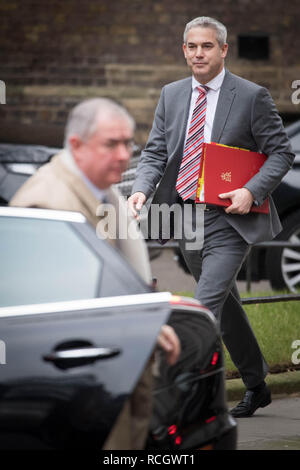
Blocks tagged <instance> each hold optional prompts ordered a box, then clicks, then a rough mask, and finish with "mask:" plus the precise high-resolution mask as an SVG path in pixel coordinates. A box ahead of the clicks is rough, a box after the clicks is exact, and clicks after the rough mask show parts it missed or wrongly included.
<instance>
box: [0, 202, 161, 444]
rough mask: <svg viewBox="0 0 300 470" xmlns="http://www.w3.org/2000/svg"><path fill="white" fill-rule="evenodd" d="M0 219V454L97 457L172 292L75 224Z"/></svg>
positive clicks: (22, 216) (28, 217)
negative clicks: (72, 451) (85, 452)
mask: <svg viewBox="0 0 300 470" xmlns="http://www.w3.org/2000/svg"><path fill="white" fill-rule="evenodd" d="M43 214H44V215H43ZM0 215H1V217H0V246H1V247H2V253H1V261H2V262H1V279H0V280H1V282H0V303H1V307H0V340H1V345H2V349H1V351H2V356H5V357H2V361H1V360H0V448H2V449H22V448H23V449H49V448H58V449H59V448H70V447H72V448H74V447H76V448H97V449H101V447H102V446H103V443H104V442H105V440H106V438H107V436H108V434H109V432H110V430H111V429H112V427H113V425H114V423H115V421H116V418H117V417H118V415H119V413H120V411H121V409H122V407H123V405H124V403H125V401H126V400H127V399H128V397H129V396H130V394H131V393H132V391H133V390H134V387H135V385H136V383H137V381H138V379H139V377H140V375H141V373H142V371H143V370H144V367H145V365H146V364H147V362H148V360H149V358H150V356H151V354H152V351H153V349H154V347H155V344H156V337H157V334H158V332H159V330H160V327H161V325H162V324H163V323H165V322H166V321H167V319H168V316H169V314H170V304H169V300H170V294H168V293H162V294H161V293H152V292H150V289H149V287H147V286H145V285H144V283H143V281H141V280H140V279H139V277H138V276H137V275H136V274H135V272H134V271H133V270H132V269H131V268H130V267H129V266H128V265H127V263H126V262H125V261H124V260H123V259H122V257H121V256H120V255H119V254H118V253H117V252H116V251H115V250H114V249H113V248H111V247H110V246H108V245H107V244H106V243H105V242H104V241H101V240H97V239H96V237H94V233H93V230H92V229H91V228H90V227H89V226H88V224H86V222H85V220H84V218H82V217H81V216H80V217H79V216H77V215H76V217H75V216H74V217H73V216H69V219H68V216H67V215H65V216H62V215H60V218H59V216H58V215H56V218H53V217H54V215H53V213H52V215H51V217H52V218H49V217H50V216H49V214H48V216H45V212H44V211H41V212H37V211H35V212H32V210H31V212H30V210H29V212H28V211H26V210H20V212H18V210H16V211H15V210H12V209H9V208H3V210H2V213H1V214H0ZM43 217H44V218H43ZM78 227H80V228H78ZM94 245H95V246H96V247H95V246H94ZM100 294H101V295H103V297H102V298H99V295H100ZM125 294H126V295H125ZM3 351H4V354H3ZM0 359H1V358H0ZM3 359H4V360H3Z"/></svg>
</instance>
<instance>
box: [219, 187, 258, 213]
mask: <svg viewBox="0 0 300 470" xmlns="http://www.w3.org/2000/svg"><path fill="white" fill-rule="evenodd" d="M219 198H221V199H231V202H232V204H231V205H230V206H228V207H227V208H226V209H225V212H226V213H227V214H240V215H244V214H248V213H249V212H250V209H251V206H252V204H253V201H254V198H253V196H252V194H251V192H250V191H249V189H247V188H239V189H235V190H234V191H230V192H229V193H222V194H219Z"/></svg>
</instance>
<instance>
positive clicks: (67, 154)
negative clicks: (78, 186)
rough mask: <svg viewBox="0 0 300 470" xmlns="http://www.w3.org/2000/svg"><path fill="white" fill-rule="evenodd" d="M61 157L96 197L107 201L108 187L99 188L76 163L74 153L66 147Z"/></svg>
mask: <svg viewBox="0 0 300 470" xmlns="http://www.w3.org/2000/svg"><path fill="white" fill-rule="evenodd" d="M61 157H62V159H63V161H64V163H65V164H66V165H67V166H68V168H69V169H70V170H71V171H72V172H73V173H75V174H77V175H79V176H80V177H81V179H82V180H83V182H84V184H85V185H86V187H87V188H88V189H89V190H90V191H91V193H92V194H93V195H94V196H95V198H96V199H97V200H98V201H102V202H105V201H106V200H107V194H108V191H107V190H106V189H99V188H98V187H97V186H95V185H94V183H92V181H90V180H89V179H88V177H87V176H86V175H85V173H83V171H81V169H80V168H79V167H78V165H77V164H76V162H75V160H74V158H73V155H72V153H71V151H70V150H69V149H67V148H66V149H64V150H63V151H62V152H61Z"/></svg>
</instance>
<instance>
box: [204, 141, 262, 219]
mask: <svg viewBox="0 0 300 470" xmlns="http://www.w3.org/2000/svg"><path fill="white" fill-rule="evenodd" d="M266 158H267V157H266V155H264V154H262V153H257V152H251V151H250V150H244V149H239V148H236V147H228V146H227V145H222V144H215V143H210V144H207V143H205V144H203V152H202V157H201V164H200V172H199V180H198V185H197V194H196V202H201V203H205V204H216V205H217V206H226V207H228V206H230V205H231V200H230V199H220V198H219V197H218V195H219V194H221V193H227V192H229V191H233V190H234V189H238V188H242V187H243V186H244V185H245V184H246V183H247V182H248V181H249V180H250V179H251V178H252V177H253V176H254V175H255V174H256V173H257V172H258V171H259V169H260V167H261V166H262V165H263V164H264V162H265V161H266ZM251 212H262V213H264V214H268V212H269V200H268V199H266V200H265V201H264V203H263V204H262V205H261V206H255V205H253V206H252V208H251Z"/></svg>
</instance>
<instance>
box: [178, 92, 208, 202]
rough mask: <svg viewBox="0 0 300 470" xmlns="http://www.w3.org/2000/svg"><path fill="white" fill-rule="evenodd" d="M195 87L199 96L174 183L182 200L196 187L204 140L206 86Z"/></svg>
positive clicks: (187, 197) (188, 196)
mask: <svg viewBox="0 0 300 470" xmlns="http://www.w3.org/2000/svg"><path fill="white" fill-rule="evenodd" d="M197 89H198V90H199V96H198V98H197V100H196V103H195V107H194V110H193V114H192V119H191V122H190V127H189V132H188V135H187V139H186V143H185V146H184V151H183V157H182V161H181V164H180V168H179V172H178V177H177V183H176V190H177V192H178V194H179V195H180V196H181V198H182V199H183V200H184V201H185V200H186V199H189V198H190V197H191V196H193V195H194V194H195V192H196V189H197V181H198V176H199V168H200V157H201V153H202V147H203V140H204V124H205V114H206V94H207V91H208V87H204V86H199V87H198V88H197Z"/></svg>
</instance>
